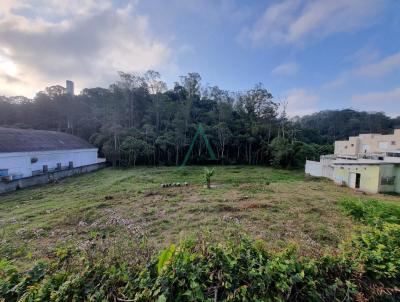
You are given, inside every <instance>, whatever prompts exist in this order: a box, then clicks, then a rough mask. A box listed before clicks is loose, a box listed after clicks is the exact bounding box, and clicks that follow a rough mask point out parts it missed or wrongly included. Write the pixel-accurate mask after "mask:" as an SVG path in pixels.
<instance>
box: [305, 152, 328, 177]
mask: <svg viewBox="0 0 400 302" xmlns="http://www.w3.org/2000/svg"><path fill="white" fill-rule="evenodd" d="M333 160H334V159H333V158H332V157H326V156H321V160H320V161H319V162H318V161H312V160H307V161H306V166H305V173H306V174H309V175H311V176H316V177H326V178H329V179H333V167H332V162H333Z"/></svg>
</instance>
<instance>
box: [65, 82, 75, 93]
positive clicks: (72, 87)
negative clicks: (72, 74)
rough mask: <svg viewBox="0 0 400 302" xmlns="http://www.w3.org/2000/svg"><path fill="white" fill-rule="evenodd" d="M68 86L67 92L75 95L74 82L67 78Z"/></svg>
mask: <svg viewBox="0 0 400 302" xmlns="http://www.w3.org/2000/svg"><path fill="white" fill-rule="evenodd" d="M66 88H67V94H69V95H74V82H72V81H70V80H67V81H66Z"/></svg>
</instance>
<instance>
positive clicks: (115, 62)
mask: <svg viewBox="0 0 400 302" xmlns="http://www.w3.org/2000/svg"><path fill="white" fill-rule="evenodd" d="M10 3H11V4H10ZM5 7H6V9H7V11H6V12H5V14H4V17H2V18H0V47H1V48H0V94H7V95H15V94H18V95H20V94H22V95H28V96H32V95H33V94H34V93H35V92H37V91H38V90H41V89H43V88H44V87H46V86H48V85H51V84H64V81H65V79H72V80H74V81H75V82H76V85H77V86H78V87H90V86H98V85H108V84H109V83H110V82H111V81H113V80H114V79H115V77H116V72H117V71H118V70H123V71H130V72H139V71H145V70H147V69H158V70H160V71H163V69H168V68H173V67H174V66H173V63H171V62H173V58H172V52H171V49H170V47H169V45H168V44H167V42H165V41H162V40H160V39H158V38H157V37H155V35H154V34H153V33H152V31H151V29H150V25H149V22H148V19H147V18H146V16H142V15H139V14H137V12H136V11H135V6H134V4H133V2H131V3H129V4H128V5H126V6H124V7H114V6H113V5H112V3H111V1H105V0H104V1H100V2H98V1H94V0H85V1H78V0H74V1H65V2H62V1H61V2H60V1H55V0H53V1H40V0H37V1H29V2H28V1H11V2H8V5H6V6H5ZM53 12H54V15H53V16H58V18H57V19H56V20H54V19H51V18H50V19H49V16H50V15H52V13H53ZM32 16H34V17H32Z"/></svg>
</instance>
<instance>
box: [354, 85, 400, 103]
mask: <svg viewBox="0 0 400 302" xmlns="http://www.w3.org/2000/svg"><path fill="white" fill-rule="evenodd" d="M351 101H352V102H353V103H356V104H363V105H369V106H371V105H373V106H374V107H379V106H382V104H385V103H386V104H388V103H389V104H390V103H391V104H398V103H399V101H400V87H397V88H394V89H392V90H389V91H377V92H369V93H365V94H356V95H353V96H352V97H351Z"/></svg>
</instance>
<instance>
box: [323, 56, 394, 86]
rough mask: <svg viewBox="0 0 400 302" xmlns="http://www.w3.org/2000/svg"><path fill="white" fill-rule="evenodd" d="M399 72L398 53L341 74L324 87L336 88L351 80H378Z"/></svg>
mask: <svg viewBox="0 0 400 302" xmlns="http://www.w3.org/2000/svg"><path fill="white" fill-rule="evenodd" d="M397 70H400V52H397V53H394V54H392V55H389V56H387V57H384V58H382V59H380V60H378V61H375V62H373V63H368V64H365V65H363V66H360V67H357V68H353V69H350V70H347V71H345V72H343V73H341V74H340V75H339V76H338V77H337V78H336V79H334V80H333V81H331V82H329V83H327V84H326V85H325V87H328V88H337V87H339V86H341V85H343V84H345V83H346V82H351V80H352V79H355V78H362V77H369V78H379V77H384V76H387V75H390V74H391V73H393V72H395V71H397Z"/></svg>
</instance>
